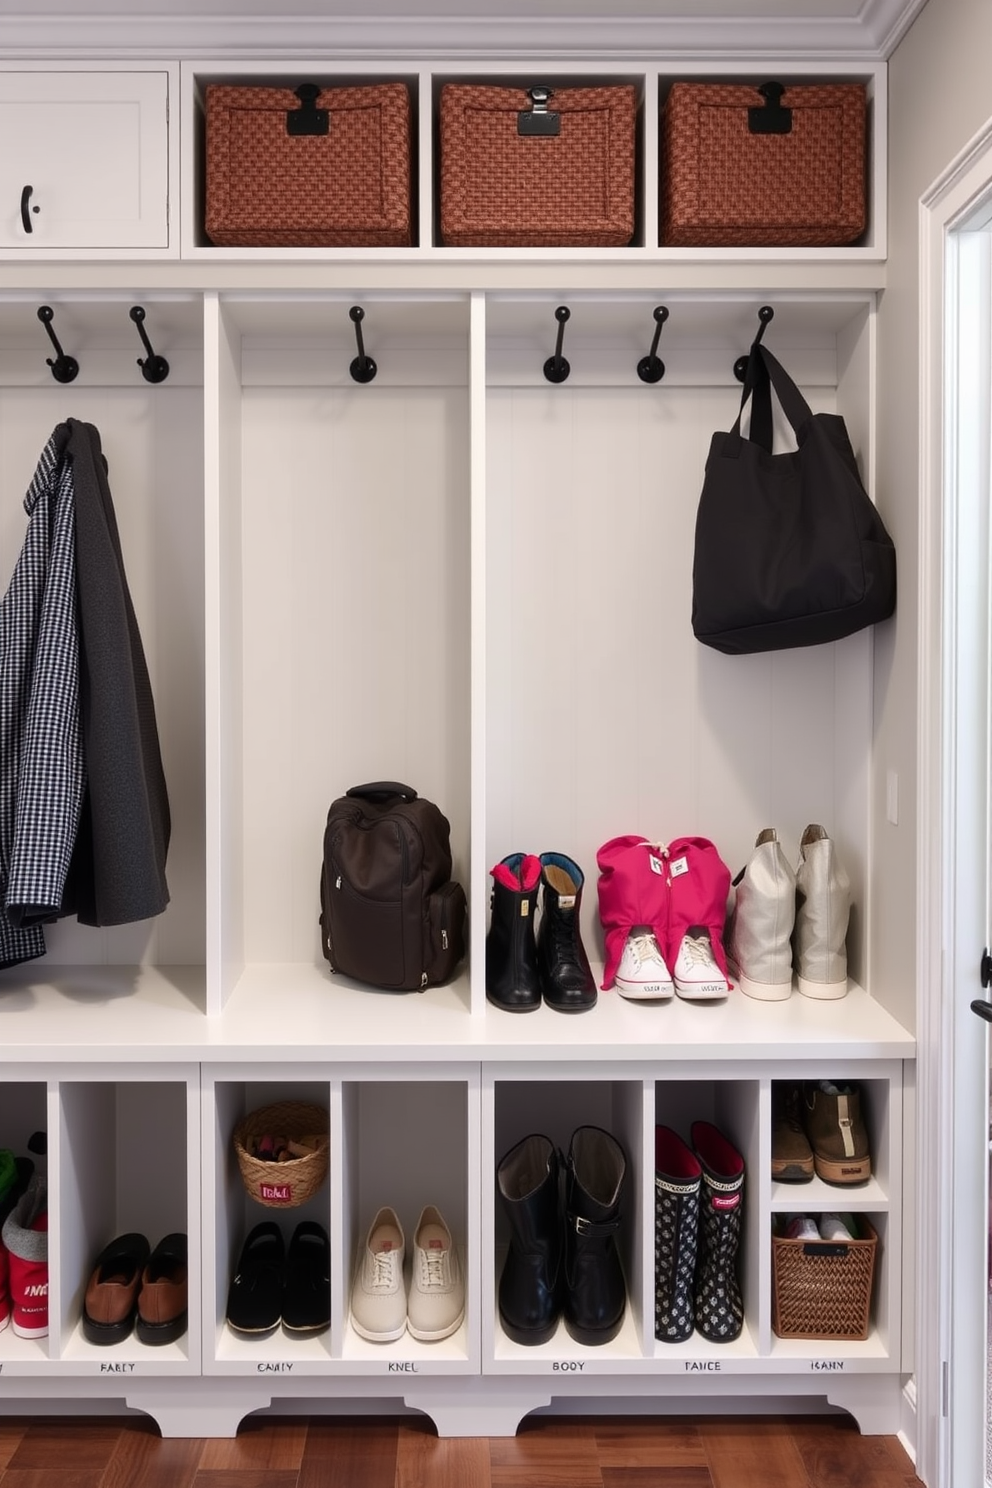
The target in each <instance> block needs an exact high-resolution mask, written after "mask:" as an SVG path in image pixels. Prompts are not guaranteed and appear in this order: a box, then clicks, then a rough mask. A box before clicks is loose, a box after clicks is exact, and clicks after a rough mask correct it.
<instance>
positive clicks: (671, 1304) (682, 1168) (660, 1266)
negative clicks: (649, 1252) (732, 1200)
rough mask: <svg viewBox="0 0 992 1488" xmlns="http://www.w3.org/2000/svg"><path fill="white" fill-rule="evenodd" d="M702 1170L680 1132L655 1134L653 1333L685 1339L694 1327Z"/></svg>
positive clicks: (662, 1129)
mask: <svg viewBox="0 0 992 1488" xmlns="http://www.w3.org/2000/svg"><path fill="white" fill-rule="evenodd" d="M701 1180H702V1169H701V1167H700V1166H699V1162H698V1160H697V1158H696V1157H695V1156H694V1155H693V1153H691V1152H690V1151H689V1148H688V1147H687V1146H686V1144H685V1143H684V1142H683V1140H682V1138H681V1137H680V1136H679V1135H678V1133H677V1132H673V1131H672V1130H671V1128H670V1127H667V1126H657V1127H655V1133H654V1336H655V1338H659V1339H660V1340H661V1341H662V1343H681V1342H682V1341H683V1340H684V1339H686V1338H690V1337H691V1336H692V1330H693V1328H694V1326H695V1309H694V1306H693V1299H692V1293H693V1284H694V1280H695V1274H696V1241H697V1235H698V1226H699V1186H700V1182H701Z"/></svg>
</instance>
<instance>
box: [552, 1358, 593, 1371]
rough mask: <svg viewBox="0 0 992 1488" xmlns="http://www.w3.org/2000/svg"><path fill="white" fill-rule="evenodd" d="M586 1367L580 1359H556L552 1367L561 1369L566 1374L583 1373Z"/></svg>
mask: <svg viewBox="0 0 992 1488" xmlns="http://www.w3.org/2000/svg"><path fill="white" fill-rule="evenodd" d="M585 1367H586V1366H585V1365H584V1364H583V1363H581V1362H580V1361H579V1360H578V1359H556V1360H555V1361H554V1363H553V1364H552V1366H551V1368H552V1369H560V1370H562V1372H563V1373H565V1374H581V1373H582V1371H583V1369H585Z"/></svg>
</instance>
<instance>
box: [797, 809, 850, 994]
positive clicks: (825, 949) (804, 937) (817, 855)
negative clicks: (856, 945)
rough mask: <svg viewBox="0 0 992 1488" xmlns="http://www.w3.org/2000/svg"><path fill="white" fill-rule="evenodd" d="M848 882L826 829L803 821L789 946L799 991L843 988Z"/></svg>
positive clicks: (823, 991) (834, 991)
mask: <svg viewBox="0 0 992 1488" xmlns="http://www.w3.org/2000/svg"><path fill="white" fill-rule="evenodd" d="M850 914H851V883H850V880H849V878H848V876H847V874H846V873H845V871H844V869H843V867H842V865H841V862H840V859H839V858H838V856H837V849H836V847H835V845H834V843H833V841H832V840H831V838H830V837H828V836H827V832H826V829H825V828H824V827H821V826H817V825H816V824H815V823H813V824H811V825H810V826H808V827H807V828H806V830H805V832H804V833H803V835H802V840H801V841H800V844H799V867H798V869H797V870H796V923H795V928H794V930H793V933H792V951H793V957H794V960H795V966H796V973H797V975H798V978H799V990H800V992H802V994H803V995H804V996H805V997H818V998H835V997H843V996H844V995H845V994H846V992H847V926H848V921H849V919H850Z"/></svg>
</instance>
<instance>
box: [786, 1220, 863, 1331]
mask: <svg viewBox="0 0 992 1488" xmlns="http://www.w3.org/2000/svg"><path fill="white" fill-rule="evenodd" d="M858 1225H859V1229H860V1230H861V1232H862V1233H863V1235H864V1238H863V1239H862V1238H859V1239H856V1240H843V1241H839V1240H787V1239H785V1238H784V1237H782V1236H779V1235H774V1234H773V1235H772V1329H773V1330H774V1332H775V1333H777V1334H778V1336H779V1338H867V1337H868V1325H869V1318H870V1314H871V1295H872V1284H873V1282H874V1279H875V1252H876V1249H877V1246H878V1236H877V1234H876V1233H875V1231H874V1229H873V1228H872V1226H871V1225H870V1224H869V1223H868V1221H867V1219H865V1218H864V1217H863V1216H861V1217H860V1218H859V1220H858Z"/></svg>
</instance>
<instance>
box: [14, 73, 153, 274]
mask: <svg viewBox="0 0 992 1488" xmlns="http://www.w3.org/2000/svg"><path fill="white" fill-rule="evenodd" d="M170 81H171V79H170V75H169V69H168V68H167V67H159V68H157V69H155V70H149V71H118V70H110V69H100V70H98V71H96V70H95V71H84V70H80V69H79V68H78V67H77V68H74V69H73V70H71V71H70V70H61V69H58V68H56V67H46V68H45V69H44V70H41V69H38V70H35V69H31V68H25V67H24V66H23V65H18V66H17V67H16V69H15V68H14V67H8V68H7V69H5V70H4V71H2V72H0V253H2V254H3V256H5V257H23V256H39V255H45V254H53V255H55V256H60V254H67V255H75V254H78V253H79V252H80V251H81V250H85V249H92V250H96V251H98V252H99V253H100V254H101V256H102V255H103V253H105V252H107V251H110V252H112V251H113V250H126V251H127V252H128V253H133V252H134V251H135V250H150V249H154V250H158V251H159V252H161V251H162V250H164V249H168V247H169V154H170V151H169V89H170Z"/></svg>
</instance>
